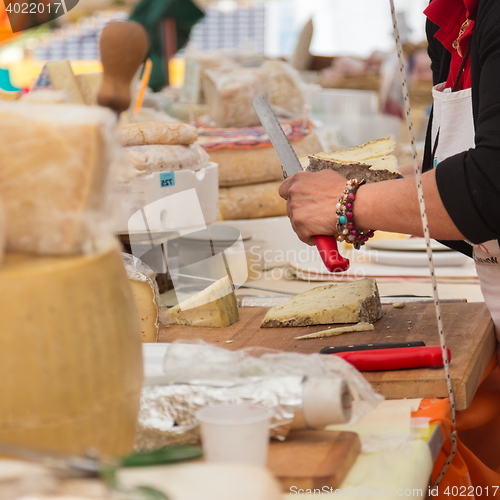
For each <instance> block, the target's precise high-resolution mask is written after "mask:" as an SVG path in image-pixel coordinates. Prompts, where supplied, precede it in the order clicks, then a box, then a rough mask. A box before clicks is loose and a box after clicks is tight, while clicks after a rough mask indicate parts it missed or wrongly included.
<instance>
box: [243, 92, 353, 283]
mask: <svg viewBox="0 0 500 500" xmlns="http://www.w3.org/2000/svg"><path fill="white" fill-rule="evenodd" d="M253 107H254V109H255V112H256V113H257V116H258V117H259V119H260V122H261V123H262V126H263V127H264V129H265V131H266V132H267V135H268V136H269V139H270V140H271V143H272V145H273V146H274V149H275V150H276V153H278V156H279V158H280V160H281V163H282V165H283V170H284V171H285V172H286V174H287V175H288V176H292V175H294V174H296V173H298V172H303V169H302V165H301V164H300V161H299V159H298V158H297V155H296V154H295V151H294V150H293V148H292V145H291V144H290V141H289V140H288V138H287V136H286V134H285V132H284V131H283V129H282V128H281V125H280V123H279V121H278V119H277V118H276V116H275V114H274V113H273V111H272V109H271V107H270V106H269V104H268V102H267V101H266V99H265V97H264V96H263V95H258V96H257V97H256V98H255V99H254V100H253ZM313 239H314V242H315V243H316V247H317V248H318V251H319V254H320V255H321V258H322V259H323V262H324V263H325V266H326V267H327V269H328V270H329V271H330V272H331V273H337V272H343V271H347V270H348V269H349V260H348V259H345V258H344V257H342V256H341V255H340V253H339V251H338V248H337V240H336V239H335V237H334V236H326V235H318V236H314V237H313Z"/></svg>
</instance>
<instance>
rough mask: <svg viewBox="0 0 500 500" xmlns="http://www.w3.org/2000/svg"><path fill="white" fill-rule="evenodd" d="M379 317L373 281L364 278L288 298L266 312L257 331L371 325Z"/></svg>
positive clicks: (376, 292)
mask: <svg viewBox="0 0 500 500" xmlns="http://www.w3.org/2000/svg"><path fill="white" fill-rule="evenodd" d="M381 317H382V305H381V303H380V296H379V293H378V287H377V282H376V281H375V280H374V279H372V278H367V279H362V280H359V281H352V282H348V283H343V284H341V285H325V286H320V287H317V288H313V289H312V290H309V291H307V292H304V293H301V294H299V295H297V296H295V297H292V298H291V299H289V300H287V301H286V302H284V303H283V304H280V305H278V306H275V307H273V308H271V309H269V311H268V312H267V314H266V315H265V317H264V319H263V320H262V324H261V328H276V327H288V326H311V325H328V324H333V323H358V322H359V323H375V322H376V321H377V320H378V319H380V318H381Z"/></svg>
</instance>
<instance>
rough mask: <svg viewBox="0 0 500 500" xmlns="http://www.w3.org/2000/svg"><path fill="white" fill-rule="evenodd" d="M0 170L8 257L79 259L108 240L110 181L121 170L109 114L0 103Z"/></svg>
mask: <svg viewBox="0 0 500 500" xmlns="http://www.w3.org/2000/svg"><path fill="white" fill-rule="evenodd" d="M0 165H1V166H2V168H1V169H0V196H1V197H2V199H3V203H4V210H5V215H6V218H7V220H8V221H9V224H8V226H7V235H6V238H7V250H8V251H18V252H27V253H36V254H42V255H65V254H77V253H82V252H88V251H92V249H93V248H94V245H93V241H96V240H97V239H98V238H99V237H100V236H103V235H108V234H109V227H110V222H111V221H110V219H111V216H112V206H113V203H112V202H111V199H110V197H109V196H108V190H109V184H108V181H109V179H110V177H111V176H112V175H115V174H118V173H119V170H120V168H123V167H124V165H126V161H125V159H124V157H123V152H122V150H121V148H120V145H119V142H118V139H117V136H116V117H115V115H114V114H113V113H112V112H111V111H109V110H107V109H104V108H99V107H90V106H77V105H70V104H68V105H65V104H61V105H55V106H51V105H42V104H30V103H23V102H18V103H0Z"/></svg>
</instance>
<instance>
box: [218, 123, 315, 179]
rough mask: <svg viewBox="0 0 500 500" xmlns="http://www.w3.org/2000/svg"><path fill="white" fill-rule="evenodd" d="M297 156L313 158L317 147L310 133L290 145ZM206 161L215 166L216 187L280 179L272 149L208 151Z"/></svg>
mask: <svg viewBox="0 0 500 500" xmlns="http://www.w3.org/2000/svg"><path fill="white" fill-rule="evenodd" d="M292 147H293V149H294V150H295V152H296V153H297V155H298V156H299V155H307V154H314V153H317V152H318V151H320V150H321V143H320V142H319V139H318V137H317V136H316V134H315V133H314V132H311V133H310V134H309V135H307V136H306V137H304V138H303V139H298V140H296V141H293V142H292ZM208 155H209V156H210V160H211V161H213V162H214V163H218V164H219V186H241V185H244V184H254V183H258V182H267V181H277V180H280V179H283V171H282V170H281V161H280V159H279V158H278V155H277V153H276V151H275V150H274V148H273V147H263V148H253V149H251V148H248V149H218V150H215V151H209V153H208Z"/></svg>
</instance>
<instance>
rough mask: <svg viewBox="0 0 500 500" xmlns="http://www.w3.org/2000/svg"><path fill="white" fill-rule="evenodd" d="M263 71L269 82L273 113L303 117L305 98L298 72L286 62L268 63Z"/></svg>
mask: <svg viewBox="0 0 500 500" xmlns="http://www.w3.org/2000/svg"><path fill="white" fill-rule="evenodd" d="M261 69H262V71H264V72H265V73H266V75H267V78H268V81H269V84H268V87H269V90H268V92H269V96H268V101H269V104H270V106H271V107H272V108H273V111H274V112H275V113H277V114H280V115H288V114H291V115H294V116H297V115H302V114H303V111H304V104H305V98H304V95H303V94H302V89H301V87H302V86H303V82H302V80H301V78H300V74H299V73H298V71H296V70H295V69H294V68H292V66H290V64H288V63H286V62H284V61H266V62H265V63H264V64H263V65H262V67H261Z"/></svg>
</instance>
